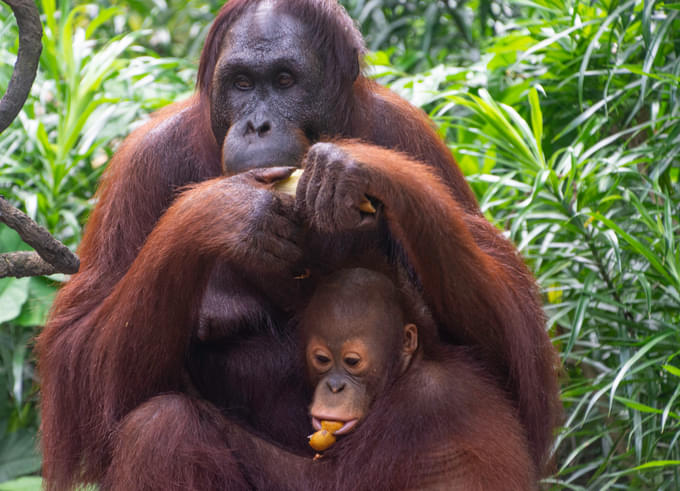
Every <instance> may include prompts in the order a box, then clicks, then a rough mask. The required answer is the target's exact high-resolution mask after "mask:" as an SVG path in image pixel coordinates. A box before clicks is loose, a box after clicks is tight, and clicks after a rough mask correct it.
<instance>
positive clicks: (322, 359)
mask: <svg viewBox="0 0 680 491" xmlns="http://www.w3.org/2000/svg"><path fill="white" fill-rule="evenodd" d="M314 358H316V362H317V363H318V364H319V365H326V364H328V363H330V362H331V359H330V358H328V357H327V356H326V355H322V354H316V355H314Z"/></svg>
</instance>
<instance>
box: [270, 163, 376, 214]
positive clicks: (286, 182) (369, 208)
mask: <svg viewBox="0 0 680 491" xmlns="http://www.w3.org/2000/svg"><path fill="white" fill-rule="evenodd" d="M301 175H302V169H295V170H294V171H293V173H292V174H291V175H290V176H288V177H286V178H285V179H282V180H280V181H278V182H276V183H274V189H276V190H277V191H278V192H280V193H285V194H289V195H291V196H293V197H294V196H295V191H296V190H297V185H298V181H299V180H300V176H301ZM359 210H361V211H363V212H364V213H371V214H373V213H375V212H376V209H375V207H374V206H373V204H371V202H370V201H369V200H368V198H366V197H364V199H363V201H362V202H361V203H359Z"/></svg>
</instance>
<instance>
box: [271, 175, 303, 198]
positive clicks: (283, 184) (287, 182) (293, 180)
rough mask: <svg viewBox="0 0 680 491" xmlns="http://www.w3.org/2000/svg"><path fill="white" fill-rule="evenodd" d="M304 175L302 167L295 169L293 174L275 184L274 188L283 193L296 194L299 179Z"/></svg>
mask: <svg viewBox="0 0 680 491" xmlns="http://www.w3.org/2000/svg"><path fill="white" fill-rule="evenodd" d="M301 175H302V169H295V170H294V171H293V173H292V174H291V175H289V176H288V177H286V178H285V179H282V180H280V181H278V182H276V183H275V184H274V189H276V190H277V191H279V192H281V193H286V194H290V195H291V196H293V197H294V196H295V190H296V189H297V185H298V181H299V180H300V176H301Z"/></svg>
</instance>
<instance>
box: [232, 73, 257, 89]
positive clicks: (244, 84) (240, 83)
mask: <svg viewBox="0 0 680 491" xmlns="http://www.w3.org/2000/svg"><path fill="white" fill-rule="evenodd" d="M234 87H236V88H237V89H238V90H250V89H252V88H253V82H252V81H251V80H250V79H249V78H248V77H246V76H245V75H237V76H236V78H235V79H234Z"/></svg>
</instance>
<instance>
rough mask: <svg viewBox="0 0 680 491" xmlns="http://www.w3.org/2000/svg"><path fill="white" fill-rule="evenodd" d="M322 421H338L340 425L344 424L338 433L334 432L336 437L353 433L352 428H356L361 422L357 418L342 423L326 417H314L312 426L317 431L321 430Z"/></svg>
mask: <svg viewBox="0 0 680 491" xmlns="http://www.w3.org/2000/svg"><path fill="white" fill-rule="evenodd" d="M321 420H324V421H338V422H339V423H344V425H342V428H340V429H339V430H338V431H336V432H334V433H333V434H334V435H344V434H346V433H349V432H350V431H352V428H354V427H355V426H356V424H357V423H358V422H359V420H358V419H357V418H354V419H350V420H349V421H342V420H338V419H333V418H326V417H324V416H318V417H317V416H312V426H313V427H314V429H315V430H320V429H321Z"/></svg>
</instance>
